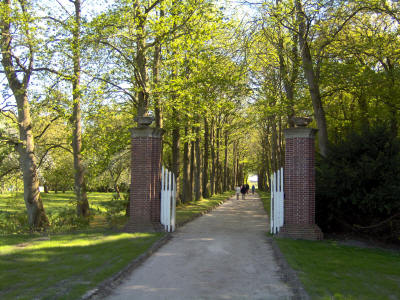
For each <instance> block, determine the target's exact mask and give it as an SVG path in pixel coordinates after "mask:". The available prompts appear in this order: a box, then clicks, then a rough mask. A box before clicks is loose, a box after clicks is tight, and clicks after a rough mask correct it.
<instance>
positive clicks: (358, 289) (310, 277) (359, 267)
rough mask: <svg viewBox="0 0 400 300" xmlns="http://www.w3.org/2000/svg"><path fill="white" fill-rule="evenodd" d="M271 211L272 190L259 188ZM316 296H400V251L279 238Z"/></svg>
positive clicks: (285, 252)
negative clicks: (265, 190) (263, 190)
mask: <svg viewBox="0 0 400 300" xmlns="http://www.w3.org/2000/svg"><path fill="white" fill-rule="evenodd" d="M258 194H259V195H260V198H261V200H262V202H263V204H264V208H265V211H266V212H267V213H268V215H269V214H270V203H271V200H270V194H269V193H267V192H262V191H258ZM275 241H276V242H277V243H278V245H279V248H280V250H281V251H282V253H283V254H284V256H285V258H286V260H287V261H288V263H289V265H290V266H291V267H292V268H293V269H294V270H296V271H297V272H298V274H299V277H300V280H301V282H302V283H303V285H304V287H305V289H306V290H307V292H308V293H309V294H310V296H311V298H312V299H327V300H328V299H329V300H331V299H337V300H339V299H357V300H358V299H371V300H373V299H400V252H393V251H387V250H381V249H369V248H368V249H366V248H360V247H352V246H346V245H341V244H340V243H338V242H336V241H305V240H291V239H281V238H275Z"/></svg>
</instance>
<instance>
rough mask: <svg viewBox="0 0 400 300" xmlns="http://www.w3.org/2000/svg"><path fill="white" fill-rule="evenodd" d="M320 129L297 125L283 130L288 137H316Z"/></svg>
mask: <svg viewBox="0 0 400 300" xmlns="http://www.w3.org/2000/svg"><path fill="white" fill-rule="evenodd" d="M317 131H318V129H314V128H307V127H296V128H288V129H284V130H283V132H284V134H285V138H286V139H290V138H312V139H313V138H314V137H315V134H316V133H317Z"/></svg>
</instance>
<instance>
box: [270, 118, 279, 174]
mask: <svg viewBox="0 0 400 300" xmlns="http://www.w3.org/2000/svg"><path fill="white" fill-rule="evenodd" d="M270 120H271V128H272V135H271V155H272V157H271V168H272V172H275V171H276V170H277V169H278V164H279V159H278V141H277V138H278V134H277V131H276V123H275V117H272V118H270Z"/></svg>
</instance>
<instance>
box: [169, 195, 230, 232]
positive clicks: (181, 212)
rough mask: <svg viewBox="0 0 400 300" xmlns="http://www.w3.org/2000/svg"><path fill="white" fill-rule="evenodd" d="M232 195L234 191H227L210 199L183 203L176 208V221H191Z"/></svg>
mask: <svg viewBox="0 0 400 300" xmlns="http://www.w3.org/2000/svg"><path fill="white" fill-rule="evenodd" d="M231 196H233V191H227V192H225V193H223V194H217V195H213V196H212V197H211V198H209V199H201V200H200V201H192V202H189V203H184V204H181V205H179V206H178V207H177V208H176V222H177V224H182V223H184V222H186V221H189V220H191V219H193V218H194V217H196V216H198V215H200V214H201V213H203V212H206V211H207V210H209V209H212V208H214V207H216V206H218V205H220V204H221V203H222V202H223V201H224V200H225V199H227V198H230V197H231Z"/></svg>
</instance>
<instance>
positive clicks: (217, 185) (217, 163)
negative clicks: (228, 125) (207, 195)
mask: <svg viewBox="0 0 400 300" xmlns="http://www.w3.org/2000/svg"><path fill="white" fill-rule="evenodd" d="M219 123H220V122H218V123H217V133H216V155H215V166H216V169H217V170H216V178H215V192H216V193H217V194H220V193H221V162H220V161H219V152H220V141H221V129H220V125H219Z"/></svg>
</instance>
